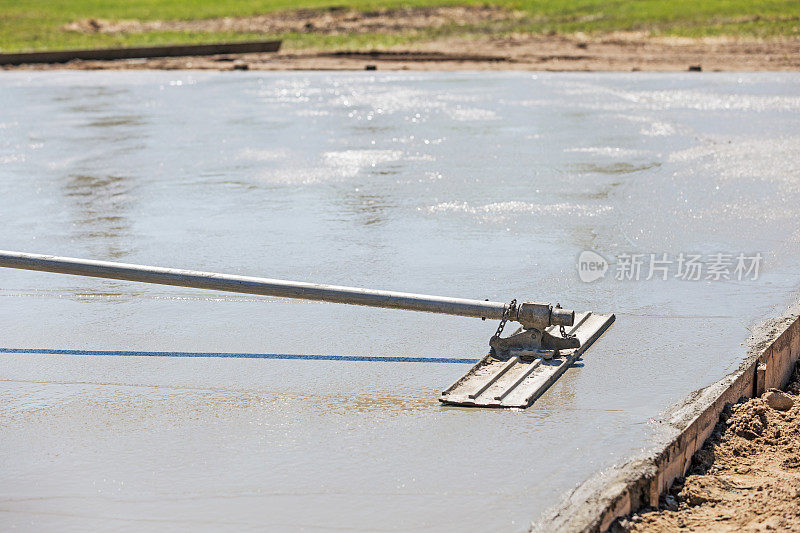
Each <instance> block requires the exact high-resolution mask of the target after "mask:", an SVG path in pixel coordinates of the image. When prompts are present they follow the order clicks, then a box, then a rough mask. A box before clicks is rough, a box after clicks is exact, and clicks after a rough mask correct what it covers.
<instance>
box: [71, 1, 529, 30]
mask: <svg viewBox="0 0 800 533" xmlns="http://www.w3.org/2000/svg"><path fill="white" fill-rule="evenodd" d="M523 16H524V13H522V12H518V11H509V10H507V9H503V8H499V7H488V6H473V7H461V6H452V7H414V8H402V9H381V10H375V11H356V10H353V9H348V8H337V7H333V8H329V9H297V10H289V11H279V12H276V13H268V14H265V15H258V16H253V17H225V18H213V19H199V20H171V21H164V20H154V21H144V22H143V21H139V20H118V21H109V20H102V19H84V20H79V21H76V22H72V23H70V24H67V25H65V26H64V27H63V28H62V29H63V30H66V31H76V32H81V33H107V34H120V33H145V32H150V31H183V32H187V31H192V32H240V33H264V34H281V33H317V34H324V35H342V34H348V33H398V32H404V31H413V30H423V29H436V28H442V27H445V26H456V27H458V26H471V25H477V24H481V23H486V22H513V21H514V20H519V19H521V18H522V17H523Z"/></svg>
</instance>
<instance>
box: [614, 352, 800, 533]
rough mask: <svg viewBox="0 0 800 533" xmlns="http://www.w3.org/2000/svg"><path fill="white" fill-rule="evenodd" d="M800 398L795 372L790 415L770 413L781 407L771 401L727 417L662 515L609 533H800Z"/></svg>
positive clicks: (631, 519)
mask: <svg viewBox="0 0 800 533" xmlns="http://www.w3.org/2000/svg"><path fill="white" fill-rule="evenodd" d="M798 368H800V367H798ZM799 394H800V372H799V371H798V369H795V373H794V376H793V380H792V382H791V383H790V385H789V388H788V390H787V396H789V397H790V398H791V399H792V400H793V401H794V405H793V407H791V408H790V409H789V410H786V411H779V410H776V409H774V408H772V407H770V404H771V405H775V406H777V407H781V406H780V405H779V404H778V402H775V398H773V399H771V400H769V401H767V400H768V395H769V393H767V394H765V395H764V396H762V397H761V398H754V399H751V400H748V401H745V402H741V403H738V404H736V405H734V406H732V407H729V408H728V409H726V410H725V412H724V413H723V415H722V417H721V419H720V422H719V423H718V424H717V426H716V428H715V430H714V433H713V434H712V436H711V438H710V439H709V440H708V441H707V442H706V443H705V445H704V446H703V448H701V449H700V450H699V451H698V452H697V453H696V454H695V456H694V457H693V458H692V467H691V469H690V471H689V475H687V476H686V478H684V479H682V480H681V479H679V480H678V481H676V483H675V484H674V485H673V487H672V488H671V489H670V491H669V493H668V494H667V495H666V496H665V497H662V499H661V504H660V506H659V509H647V510H643V511H640V512H638V513H637V514H634V515H631V516H628V517H627V518H624V519H621V520H618V521H617V522H616V523H615V525H614V526H613V527H612V531H614V530H617V531H631V532H645V533H662V532H664V533H665V532H671V531H678V530H685V531H721V532H728V531H730V532H734V531H737V532H738V531H792V532H800V395H799ZM784 401H786V400H785V399H784ZM787 403H788V401H787ZM783 407H785V406H783Z"/></svg>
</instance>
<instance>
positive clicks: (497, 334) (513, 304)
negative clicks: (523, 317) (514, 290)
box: [494, 298, 517, 337]
mask: <svg viewBox="0 0 800 533" xmlns="http://www.w3.org/2000/svg"><path fill="white" fill-rule="evenodd" d="M516 308H517V299H516V298H514V299H513V300H511V303H509V304H508V307H506V308H505V309H503V318H501V319H500V325H499V326H497V331H496V332H495V333H494V337H500V334H501V333H503V328H504V327H506V322H507V321H508V319H509V318H510V315H511V311H512V310H514V309H516Z"/></svg>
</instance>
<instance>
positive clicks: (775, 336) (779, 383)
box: [531, 304, 800, 532]
mask: <svg viewBox="0 0 800 533" xmlns="http://www.w3.org/2000/svg"><path fill="white" fill-rule="evenodd" d="M798 356H800V305H799V304H795V305H794V306H793V307H792V308H791V309H789V310H788V311H787V313H786V314H784V315H783V316H782V317H781V318H778V319H774V320H770V321H768V322H765V323H764V324H762V325H760V326H759V327H758V328H757V329H756V331H755V332H754V333H753V334H752V335H751V336H750V338H749V339H748V355H747V358H746V359H745V361H744V362H743V363H742V365H741V366H740V367H739V369H738V370H736V371H734V372H732V373H731V374H729V375H727V376H725V377H724V378H722V379H721V380H719V381H717V382H716V383H714V384H712V385H709V386H708V387H706V388H703V389H700V390H698V391H696V392H694V393H692V394H691V395H689V397H688V398H686V399H685V400H684V401H683V402H681V403H680V404H678V405H677V406H675V407H673V408H672V409H670V410H669V411H668V412H667V414H666V415H665V416H664V417H663V418H662V422H664V423H666V424H668V425H670V426H671V427H673V428H674V429H675V430H676V431H677V435H676V436H674V437H672V438H671V439H669V440H668V441H666V442H665V443H664V444H663V445H661V446H660V447H659V448H658V449H656V450H655V451H650V452H648V453H647V454H646V455H644V456H641V457H636V458H634V459H631V460H630V461H628V462H626V463H624V464H622V465H620V466H614V467H611V468H609V469H608V470H605V471H603V472H600V473H597V474H595V475H593V476H592V477H590V478H589V479H588V480H586V481H585V482H583V483H582V484H581V485H579V486H578V487H577V488H575V489H574V490H572V491H571V492H569V493H568V494H567V495H566V496H565V497H564V498H563V500H562V501H561V502H560V503H559V504H557V505H556V506H555V507H553V508H551V509H549V510H548V511H547V512H545V514H544V515H543V516H542V518H540V519H539V520H538V521H537V522H535V523H534V524H533V525H532V527H531V531H533V532H540V531H541V532H544V531H546V532H578V531H580V532H604V531H606V530H608V528H609V527H610V526H611V524H612V523H613V522H614V520H615V519H616V518H618V517H621V516H625V515H628V514H630V513H631V512H633V511H635V510H637V509H639V508H641V507H644V506H657V505H658V499H659V496H661V494H663V493H664V492H666V490H667V489H668V488H669V487H670V486H671V485H672V482H673V481H674V480H675V479H676V478H678V477H680V476H683V475H684V474H685V473H686V472H687V471H688V469H689V467H690V466H691V460H692V456H693V455H694V454H695V452H696V451H697V450H699V449H700V448H701V447H702V446H703V443H704V442H705V441H706V439H707V438H708V437H709V436H710V435H711V433H712V432H713V431H714V426H715V425H716V424H717V422H718V420H719V416H720V414H721V413H722V410H723V409H724V408H725V405H726V404H729V403H735V402H736V401H738V400H739V399H740V398H742V397H747V398H751V397H754V396H759V395H761V394H762V393H763V392H764V391H765V390H767V389H770V388H783V387H785V386H786V385H787V384H788V382H789V378H790V377H791V373H792V370H793V368H794V365H795V364H796V363H797V361H798Z"/></svg>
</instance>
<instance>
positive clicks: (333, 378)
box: [0, 72, 800, 531]
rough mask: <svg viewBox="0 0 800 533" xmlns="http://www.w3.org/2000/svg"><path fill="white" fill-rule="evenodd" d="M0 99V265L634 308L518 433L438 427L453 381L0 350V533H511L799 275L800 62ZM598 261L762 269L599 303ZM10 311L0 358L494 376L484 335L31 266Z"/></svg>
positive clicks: (127, 78)
mask: <svg viewBox="0 0 800 533" xmlns="http://www.w3.org/2000/svg"><path fill="white" fill-rule="evenodd" d="M0 92H2V95H3V103H4V105H3V107H2V109H0V240H2V244H3V246H2V248H5V249H18V250H22V251H31V252H40V253H53V254H59V255H66V256H76V257H87V258H97V259H108V260H114V261H123V262H131V263H145V264H157V265H163V266H173V267H187V268H197V269H203V270H211V271H224V272H231V273H239V274H252V275H261V276H268V277H276V278H285V279H298V280H307V281H318V282H327V283H337V284H345V285H363V286H367V287H374V288H382V289H395V290H405V291H412V292H422V293H426V292H427V293H433V294H441V295H444V296H459V297H468V298H484V297H485V298H490V299H492V300H507V299H511V298H512V297H517V298H533V299H544V300H550V301H554V302H555V301H560V302H561V303H562V304H563V305H565V306H569V307H572V308H574V309H576V310H579V311H581V310H595V311H598V312H615V313H616V314H617V322H616V324H615V325H614V326H613V327H612V328H611V330H610V331H609V332H608V333H607V334H606V335H605V336H604V337H603V338H602V339H601V340H600V341H599V342H598V343H597V344H596V345H595V346H593V347H592V349H591V350H590V351H589V353H588V354H587V355H586V356H585V357H584V359H583V361H582V366H580V367H579V368H574V369H571V370H570V371H568V372H567V374H566V375H565V376H564V377H563V378H562V379H561V380H560V381H559V382H558V383H557V384H556V385H555V386H554V387H553V388H552V389H551V390H550V391H549V392H548V393H547V394H546V395H545V396H544V397H543V398H542V399H540V400H539V401H538V402H537V403H536V404H535V405H534V407H532V408H531V409H528V410H526V411H506V410H471V409H461V408H448V407H442V406H440V405H439V404H438V402H437V401H436V398H437V395H438V393H439V392H440V391H441V390H443V389H444V388H445V387H447V386H448V385H450V384H451V383H452V382H453V381H454V380H455V379H456V378H457V377H458V376H460V375H461V374H462V373H463V372H465V371H466V370H467V369H468V368H469V364H441V363H419V362H397V363H389V362H372V361H330V360H326V361H319V360H276V359H259V358H252V359H244V358H219V357H208V358H186V357H167V356H161V357H155V356H153V357H150V356H141V357H136V356H125V357H123V356H96V355H90V356H79V355H66V354H55V355H54V354H36V353H26V354H20V353H10V354H3V355H0V380H2V383H3V386H2V388H0V419H2V420H3V428H2V438H0V456H2V457H3V459H2V463H0V464H2V466H0V481H1V482H0V524H2V525H3V528H4V529H8V528H10V527H11V526H16V527H17V528H19V529H21V530H41V529H42V528H47V529H55V528H57V529H59V530H63V531H68V530H75V531H78V530H86V529H98V528H99V529H105V530H111V529H114V530H117V529H120V528H128V529H134V530H143V529H144V530H163V529H172V530H177V529H186V528H189V527H190V528H193V529H205V530H210V529H213V530H236V531H239V530H248V529H250V530H257V529H258V530H261V529H264V528H270V529H281V530H283V529H291V530H298V529H307V530H323V529H339V530H381V531H393V530H418V531H426V530H428V531H441V530H466V531H486V530H497V531H516V530H520V529H526V528H527V527H528V524H529V522H530V521H531V520H532V519H535V518H536V517H537V516H538V515H539V514H540V513H541V512H542V511H543V510H544V509H545V508H546V507H548V506H549V505H552V504H553V503H555V502H556V501H557V500H558V498H559V496H560V494H561V493H563V491H565V490H567V489H570V488H572V487H574V486H575V485H576V484H577V483H579V482H580V481H582V480H583V479H585V478H586V477H588V476H589V475H590V474H591V473H592V472H594V471H596V470H598V469H600V468H603V467H606V466H609V465H611V464H613V463H615V462H619V461H622V460H624V459H625V458H626V457H629V456H630V455H631V454H633V453H635V452H636V451H638V450H640V449H641V448H643V447H646V446H648V445H650V444H652V443H653V442H654V441H655V440H656V439H658V438H659V432H660V428H659V425H658V424H657V423H653V422H652V421H651V420H652V419H653V418H654V417H657V416H658V414H659V413H660V412H662V411H663V410H664V409H665V408H666V407H667V406H668V405H669V404H670V403H672V402H675V401H677V400H678V399H680V398H681V397H683V396H684V395H686V394H687V393H688V392H690V391H692V390H694V389H697V388H699V387H701V386H704V385H707V384H709V383H711V382H713V381H715V380H716V379H718V378H720V377H721V376H723V375H724V374H726V373H727V372H729V371H731V370H733V369H734V368H736V367H737V366H738V364H739V362H740V360H741V359H742V358H743V357H744V348H743V347H742V346H741V343H743V342H744V340H745V338H746V337H747V334H748V327H749V326H751V325H752V324H753V323H755V322H759V321H760V320H761V319H762V318H763V317H765V316H769V315H770V314H777V310H778V308H780V307H781V306H782V305H783V304H784V303H787V302H788V301H789V299H790V298H791V293H792V291H794V290H795V288H796V286H797V277H796V264H797V261H798V259H800V232H798V230H797V226H796V223H795V210H796V205H798V201H800V175H799V173H800V169H798V166H797V158H796V155H797V153H800V133H799V132H798V130H797V124H798V119H799V118H800V117H799V116H798V115H800V77H798V76H797V75H796V74H781V75H779V74H720V75H716V74H713V75H709V74H702V75H696V74H685V75H684V74H652V75H644V74H602V75H598V74H592V75H585V74H522V73H514V74H508V73H506V74H471V73H447V74H430V73H425V74H419V73H415V74H375V73H356V74H307V73H293V74H289V73H275V74H259V73H212V74H206V73H188V72H158V73H156V72H144V73H142V72H125V73H82V72H81V73H63V74H62V73H57V74H56V73H47V74H27V73H13V74H10V73H6V74H3V75H2V76H0ZM587 249H591V250H594V251H596V252H599V253H600V254H603V255H605V256H606V257H609V258H611V257H616V256H617V255H618V254H620V253H623V252H628V253H644V254H649V253H657V254H661V253H669V254H672V255H675V254H678V253H680V252H684V253H701V254H712V253H718V252H723V253H733V254H736V253H739V252H744V253H748V254H749V253H754V252H761V253H762V254H763V256H764V264H763V268H762V270H761V273H760V274H761V275H760V277H759V279H758V280H756V281H682V280H676V279H671V280H669V281H661V280H650V281H644V280H641V281H626V282H622V281H616V280H614V279H613V275H614V269H615V266H614V265H612V266H611V269H610V270H609V272H608V274H607V275H606V279H604V280H601V281H597V282H594V283H591V284H587V283H582V282H581V281H580V280H579V279H578V276H577V272H576V268H575V262H576V260H577V257H578V255H579V253H580V252H581V251H583V250H587ZM644 274H646V273H644ZM644 274H643V275H642V277H643V278H644V277H645V275H644ZM0 323H2V324H3V326H4V327H3V335H2V341H0V347H6V348H34V349H37V348H42V349H68V350H69V349H75V350H81V349H83V350H142V351H181V352H187V351H198V352H246V353H278V354H298V355H304V354H330V355H355V356H382V355H384V356H407V357H431V358H442V357H475V358H477V357H479V356H481V355H482V354H483V352H484V349H485V345H486V342H487V339H488V337H489V336H490V335H491V334H492V332H493V331H494V328H495V327H496V324H495V323H492V322H485V323H484V322H481V321H479V320H475V319H468V318H455V317H442V316H435V315H424V314H418V313H409V312H400V311H387V310H378V309H366V308H352V307H346V306H336V305H330V304H320V303H311V302H301V301H280V300H274V299H270V298H256V297H248V296H242V295H226V294H215V293H207V292H202V293H201V292H199V291H196V290H190V289H179V288H170V287H159V286H146V285H135V284H131V283H124V282H117V281H110V280H96V279H82V278H73V277H66V276H58V275H51V274H44V273H36V272H22V271H20V272H17V271H3V272H0Z"/></svg>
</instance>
